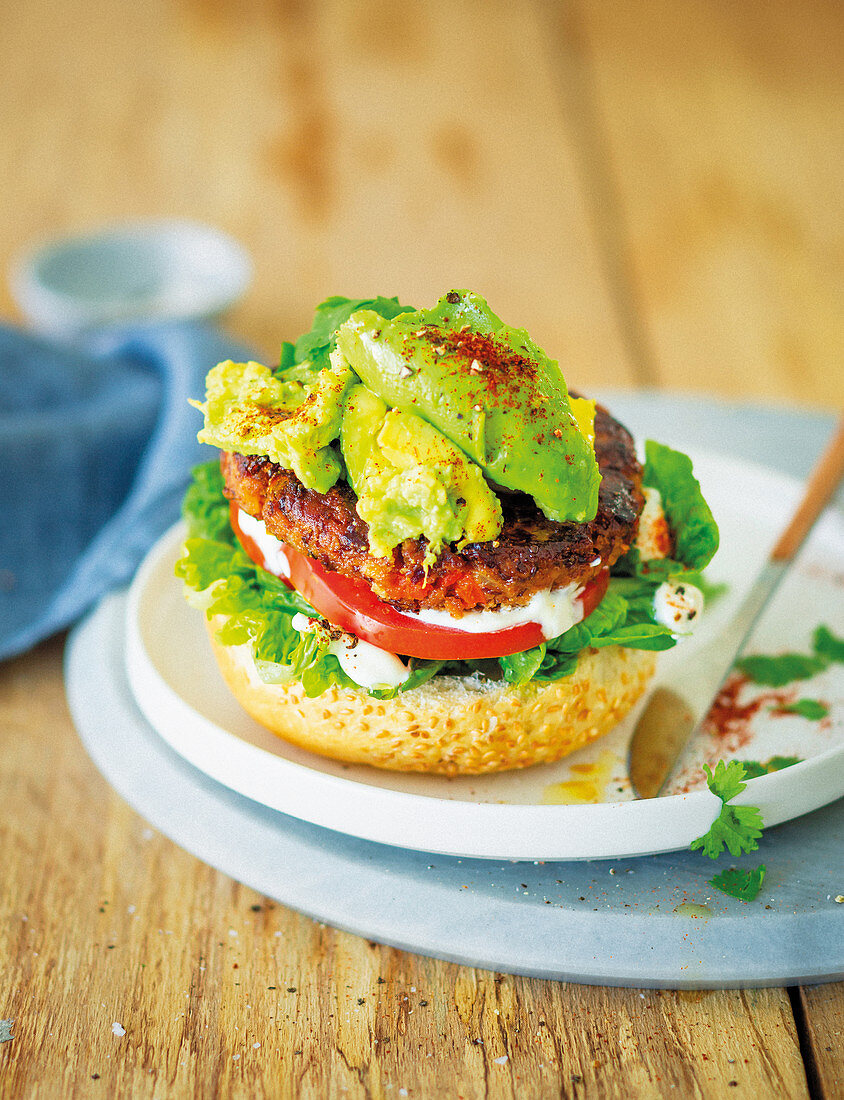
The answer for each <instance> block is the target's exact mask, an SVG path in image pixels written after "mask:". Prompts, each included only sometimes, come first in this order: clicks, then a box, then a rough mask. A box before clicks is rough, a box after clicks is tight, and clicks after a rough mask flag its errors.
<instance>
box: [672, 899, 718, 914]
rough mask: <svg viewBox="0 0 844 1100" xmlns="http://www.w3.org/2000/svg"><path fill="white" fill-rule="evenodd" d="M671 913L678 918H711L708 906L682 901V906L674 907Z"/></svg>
mask: <svg viewBox="0 0 844 1100" xmlns="http://www.w3.org/2000/svg"><path fill="white" fill-rule="evenodd" d="M672 913H676V914H677V916H678V917H711V916H713V912H712V910H711V909H710V908H709V906H708V905H696V904H695V903H694V902H693V901H684V902H683V904H682V905H677V906H675V908H674V909H672Z"/></svg>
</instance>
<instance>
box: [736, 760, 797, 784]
mask: <svg viewBox="0 0 844 1100" xmlns="http://www.w3.org/2000/svg"><path fill="white" fill-rule="evenodd" d="M801 762H802V757H799V756H772V757H771V759H770V760H769V761H768V762H767V763H766V764H763V763H761V762H760V761H759V760H742V762H741V764H742V767H743V768H744V778H745V779H758V778H759V776H760V775H770V774H771V772H781V771H782V770H783V768H790V767H791V765H792V764H800V763H801Z"/></svg>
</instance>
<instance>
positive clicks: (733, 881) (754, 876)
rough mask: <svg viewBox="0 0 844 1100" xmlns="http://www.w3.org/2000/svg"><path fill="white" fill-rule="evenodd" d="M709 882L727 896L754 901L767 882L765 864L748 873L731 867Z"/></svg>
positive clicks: (753, 868)
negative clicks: (763, 884)
mask: <svg viewBox="0 0 844 1100" xmlns="http://www.w3.org/2000/svg"><path fill="white" fill-rule="evenodd" d="M709 881H710V883H711V884H712V885H713V886H714V887H715V888H716V889H717V890H723V892H724V893H725V894H729V895H730V896H731V897H734V898H738V899H739V901H753V899H754V898H755V897H756V895H757V894H758V893H759V891H760V890H761V889H762V883H763V882H764V881H765V864H764V863H760V864H759V866H758V867H752V868H751V869H750V870H748V871H741V870H739V868H738V867H730V868H728V869H727V870H725V871H720V872H719V873H718V874H717V875H716V876H715V877H714V878H711V879H710V880H709Z"/></svg>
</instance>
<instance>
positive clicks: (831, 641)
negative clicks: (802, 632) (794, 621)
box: [812, 626, 844, 661]
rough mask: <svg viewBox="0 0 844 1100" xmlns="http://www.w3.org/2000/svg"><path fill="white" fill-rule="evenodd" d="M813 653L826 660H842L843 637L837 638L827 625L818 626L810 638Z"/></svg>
mask: <svg viewBox="0 0 844 1100" xmlns="http://www.w3.org/2000/svg"><path fill="white" fill-rule="evenodd" d="M812 645H813V647H814V650H815V653H816V654H817V655H818V656H819V657H825V658H826V659H827V660H828V661H844V638H837V637H836V636H835V635H834V634H833V633H832V631H831V630H830V629H829V627H828V626H819V627H818V628H817V630H816V631H815V634H814V637H813V639H812Z"/></svg>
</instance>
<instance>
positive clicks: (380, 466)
mask: <svg viewBox="0 0 844 1100" xmlns="http://www.w3.org/2000/svg"><path fill="white" fill-rule="evenodd" d="M340 446H341V449H342V451H343V458H344V460H345V463H346V470H347V474H348V477H349V480H350V481H351V483H352V487H353V488H354V490H355V493H356V494H357V497H358V502H357V512H358V515H359V516H360V517H361V519H363V520H365V521H366V522H367V524H368V525H369V548H370V550H371V552H372V553H373V554H375V555H376V556H379V557H387V556H389V555H390V554H391V553H392V551H393V549H394V548H395V547H396V546H398V545H399V543H401V542H403V541H404V539H407V538H417V537H419V536H420V535H423V536H424V537H425V538H426V539H427V540H428V549H427V551H426V554H425V565H426V566H429V565H432V564H433V562H434V561H435V560H436V557H437V555H438V553H439V552H440V550H441V549H442V547H443V545H444V544H445V543H449V542H457V541H458V540H460V542H459V545H461V546H465V545H466V544H467V543H470V542H486V541H487V540H489V539H494V538H495V536H496V535H497V534H498V533H499V532H500V531H501V525H502V515H501V505H500V504H499V502H498V498H497V497H496V496H495V493H493V491H492V490H491V489H490V487H489V485H488V484H487V482H486V481H485V480H484V476H483V473H482V472H481V469H480V467H479V466H477V465H476V464H475V463H474V462H472V461H471V460H469V459H468V458H467V457H466V456H465V455H464V454H463V452H462V451H461V450H460V449H459V448H458V447H455V445H454V444H453V443H451V442H450V440H448V439H446V437H445V436H444V435H443V434H442V433H441V432H439V431H437V429H436V428H434V427H433V426H432V425H431V424H428V423H427V422H426V421H424V420H422V419H420V417H418V416H416V415H415V414H413V413H409V412H403V411H401V410H399V409H390V408H388V407H387V404H386V402H384V401H383V400H382V399H381V398H380V397H378V396H377V395H376V394H374V393H372V391H371V390H369V389H367V387H366V386H362V385H356V386H352V387H351V388H350V389H349V391H348V392H347V394H346V397H345V401H344V406H343V419H342V426H341V429H340Z"/></svg>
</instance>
